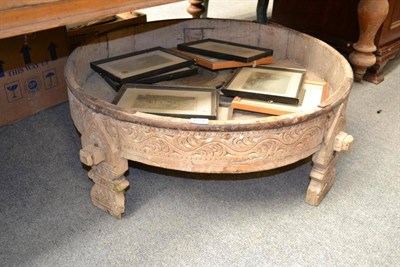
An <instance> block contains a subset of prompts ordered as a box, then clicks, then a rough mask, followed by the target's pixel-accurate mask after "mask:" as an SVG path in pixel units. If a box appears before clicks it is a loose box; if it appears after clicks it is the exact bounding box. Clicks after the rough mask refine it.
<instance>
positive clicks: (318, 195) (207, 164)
mask: <svg viewBox="0 0 400 267" xmlns="http://www.w3.org/2000/svg"><path fill="white" fill-rule="evenodd" d="M228 29H229V30H228ZM196 38H197V39H199V38H218V39H224V40H230V41H236V42H241V43H245V44H249V45H255V46H264V47H269V48H272V49H274V56H275V58H277V59H285V60H290V61H293V62H296V63H297V64H300V65H302V66H304V67H305V68H306V69H307V71H310V72H313V73H316V74H317V75H318V77H319V78H320V79H323V80H325V81H327V82H328V83H329V85H330V87H331V93H330V96H329V97H328V99H327V100H326V101H325V102H323V103H322V104H321V105H320V107H319V108H316V109H315V110H312V111H310V112H305V113H293V114H288V115H282V116H265V117H264V116H263V117H254V118H246V119H240V118H239V119H235V118H234V119H233V120H226V121H218V120H211V121H209V124H206V125H198V124H192V123H191V122H190V120H188V119H181V118H172V117H162V116H157V115H151V114H145V113H140V112H128V111H127V110H125V109H122V108H119V107H117V106H115V105H113V104H111V103H110V102H109V101H107V100H105V99H104V98H103V99H102V98H100V97H96V96H94V95H93V94H92V93H91V94H89V93H88V90H87V81H88V80H89V78H88V77H91V76H92V75H95V74H94V73H93V71H92V70H91V69H90V67H89V62H91V61H94V60H98V59H101V58H106V57H111V56H114V55H118V54H124V53H129V52H133V51H137V50H141V49H145V48H148V46H149V43H151V46H158V45H159V46H164V47H174V46H176V44H178V43H180V42H182V41H190V40H193V39H196ZM308 51H310V52H308ZM65 76H66V81H67V85H68V90H69V103H70V109H71V116H72V119H73V121H74V124H75V126H76V128H77V130H78V131H79V132H80V133H81V134H82V136H81V140H82V147H83V148H82V150H81V151H80V158H81V161H82V162H83V163H84V164H86V165H88V166H91V170H90V171H89V177H90V178H91V179H92V180H93V181H94V186H93V188H92V192H91V198H92V201H93V203H94V204H95V205H96V206H97V207H99V208H101V209H103V210H106V211H108V212H110V213H111V214H113V215H115V216H116V217H117V218H120V217H121V215H122V213H123V212H124V207H125V200H124V198H125V197H124V193H125V189H126V188H127V187H128V186H129V182H128V181H127V179H126V178H125V176H124V173H125V172H126V171H127V169H128V160H133V161H138V162H142V163H145V164H149V165H153V166H158V167H163V168H169V169H176V170H182V171H189V172H200V173H245V172H255V171H261V170H268V169H274V168H278V167H281V166H285V165H288V164H291V163H294V162H296V161H299V160H301V159H304V158H306V157H309V156H310V155H313V164H314V165H313V168H312V171H311V174H310V177H311V182H310V185H309V187H308V191H307V196H306V201H307V203H309V204H312V205H318V204H319V203H320V202H321V200H322V198H323V197H324V196H325V194H326V193H327V192H328V191H329V189H330V187H331V186H332V183H333V181H334V179H335V165H336V160H337V156H338V152H340V151H344V150H348V149H349V146H350V144H351V142H352V137H351V136H350V135H348V134H346V133H345V132H343V131H344V127H345V108H346V103H347V100H348V96H349V92H350V88H351V85H352V78H353V77H352V70H351V68H350V66H349V64H348V63H347V61H346V60H345V59H344V58H343V57H342V56H341V55H340V54H339V53H338V52H336V51H335V50H334V49H332V48H331V47H330V46H328V45H326V44H325V43H323V42H321V41H319V40H317V39H315V38H312V37H310V36H307V35H304V34H301V33H298V32H296V31H293V30H289V29H286V28H283V27H279V26H274V25H260V24H257V23H252V22H244V21H234V20H179V21H168V22H154V23H150V24H145V25H142V26H139V27H136V28H129V29H122V30H119V31H117V32H110V33H108V34H106V35H104V36H100V37H99V38H98V40H94V41H93V42H91V43H90V44H88V45H86V46H83V47H80V48H78V49H77V50H75V51H74V52H73V53H72V54H71V56H70V58H69V59H68V63H67V65H66V70H65Z"/></svg>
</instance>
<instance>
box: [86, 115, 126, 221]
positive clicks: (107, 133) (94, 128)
mask: <svg viewBox="0 0 400 267" xmlns="http://www.w3.org/2000/svg"><path fill="white" fill-rule="evenodd" d="M81 139H82V146H83V148H82V149H81V151H80V153H79V154H80V159H81V162H82V163H83V164H85V165H87V166H90V167H92V168H91V170H90V171H89V174H88V175H89V177H90V178H91V179H92V180H93V182H94V186H93V188H92V191H91V199H92V202H93V204H94V205H95V206H97V207H98V208H100V209H102V210H104V211H108V212H109V213H111V214H113V215H114V216H115V217H117V218H118V219H120V218H121V216H122V214H123V213H124V211H125V190H126V189H127V188H128V187H129V182H128V180H126V179H125V176H124V173H125V172H126V171H127V170H128V160H127V159H124V158H121V157H120V156H119V154H118V153H119V152H118V145H117V143H116V142H117V141H116V140H118V138H117V132H116V127H115V126H114V125H113V122H112V121H111V120H107V119H104V117H102V116H101V115H95V116H94V118H93V119H92V121H91V122H90V123H89V126H88V127H87V128H86V129H85V131H84V133H83V134H82V137H81Z"/></svg>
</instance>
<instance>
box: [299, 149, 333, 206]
mask: <svg viewBox="0 0 400 267" xmlns="http://www.w3.org/2000/svg"><path fill="white" fill-rule="evenodd" d="M337 158H338V154H337V153H336V155H335V156H334V157H333V158H332V160H331V161H330V162H329V163H328V164H327V165H326V166H322V165H318V164H314V166H313V168H312V170H311V174H310V177H311V181H310V184H309V186H308V189H307V196H306V202H307V203H308V204H310V205H314V206H318V205H319V203H321V201H322V200H323V199H324V197H325V195H326V194H327V193H328V191H329V190H330V189H331V187H332V185H333V182H334V181H335V178H336V167H335V166H336V161H337Z"/></svg>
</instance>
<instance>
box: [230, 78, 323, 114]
mask: <svg viewBox="0 0 400 267" xmlns="http://www.w3.org/2000/svg"><path fill="white" fill-rule="evenodd" d="M303 90H304V98H303V101H302V103H301V105H288V104H282V103H271V102H267V101H262V100H255V99H246V98H241V97H238V96H237V97H235V98H234V99H233V101H232V104H231V106H232V108H234V109H240V110H246V111H252V112H258V113H265V114H270V115H285V114H290V113H294V112H307V111H310V110H313V109H316V108H318V106H319V104H320V103H321V102H322V101H325V100H326V99H327V97H328V83H326V82H317V81H308V80H306V81H304V84H303Z"/></svg>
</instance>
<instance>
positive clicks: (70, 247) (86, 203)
mask: <svg viewBox="0 0 400 267" xmlns="http://www.w3.org/2000/svg"><path fill="white" fill-rule="evenodd" d="M399 63H400V60H399V59H397V60H395V61H393V62H391V63H390V64H389V65H388V66H387V68H386V72H387V73H388V75H387V76H386V79H385V82H383V83H382V84H380V85H378V86H376V85H373V84H370V83H365V82H364V83H362V84H355V85H354V87H353V90H352V92H351V96H350V101H349V105H348V111H347V118H348V132H349V133H351V134H352V135H353V136H354V137H355V143H354V146H353V150H352V151H351V152H350V153H347V154H343V155H341V157H340V159H339V162H338V164H337V165H338V169H337V170H338V171H337V179H336V182H335V184H334V186H333V188H332V189H331V191H330V193H329V194H328V195H327V196H326V198H325V200H324V201H323V202H322V204H321V205H320V206H318V207H312V206H309V205H307V204H306V203H305V193H306V190H307V185H308V182H309V180H308V175H309V172H310V169H311V166H310V160H309V159H308V160H304V161H302V162H300V163H298V164H295V165H292V166H289V167H288V168H286V169H285V170H282V169H280V170H276V171H269V172H261V173H255V174H249V175H241V176H214V177H212V178H214V180H212V179H203V178H210V177H205V176H204V175H193V174H187V173H181V172H174V171H167V170H163V169H158V168H152V167H148V166H143V165H140V164H137V163H132V165H131V167H130V169H129V176H128V179H129V180H130V183H131V188H130V189H129V191H128V192H127V195H126V206H127V208H126V213H125V215H124V217H123V219H122V220H116V219H115V218H114V217H112V216H110V215H108V214H107V213H105V212H103V211H101V210H99V209H97V208H96V207H94V206H93V205H92V204H91V202H90V197H89V192H90V188H91V186H92V182H91V181H90V180H89V178H87V172H86V170H85V169H84V168H83V167H82V165H81V163H80V162H79V157H78V152H79V149H80V140H79V136H78V133H77V132H76V131H75V129H74V127H73V124H72V121H71V118H70V115H69V107H68V105H67V103H65V104H62V105H59V106H56V107H54V108H51V109H48V110H45V111H43V112H40V113H38V114H36V115H34V116H31V117H29V118H26V119H24V120H22V121H19V122H17V123H14V124H12V125H8V126H4V127H0V152H1V154H0V162H1V164H0V231H1V232H0V233H1V234H0V246H1V247H0V265H1V266H395V265H397V266H398V264H399V262H400V252H399V251H400V250H399V249H398V248H399V247H400V231H399V230H400V215H399V214H400V202H399V197H400V196H399V195H400V194H399V191H400V190H399V189H400V182H399V178H400V177H399V175H400V167H399V159H400V152H399V151H400V149H399V148H400V139H399V137H400V122H399V118H400V108H399V105H400V94H399V89H400V86H399V84H400V64H399ZM378 111H379V112H378ZM222 178H224V179H225V178H230V180H224V179H222ZM215 179H216V180H215Z"/></svg>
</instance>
